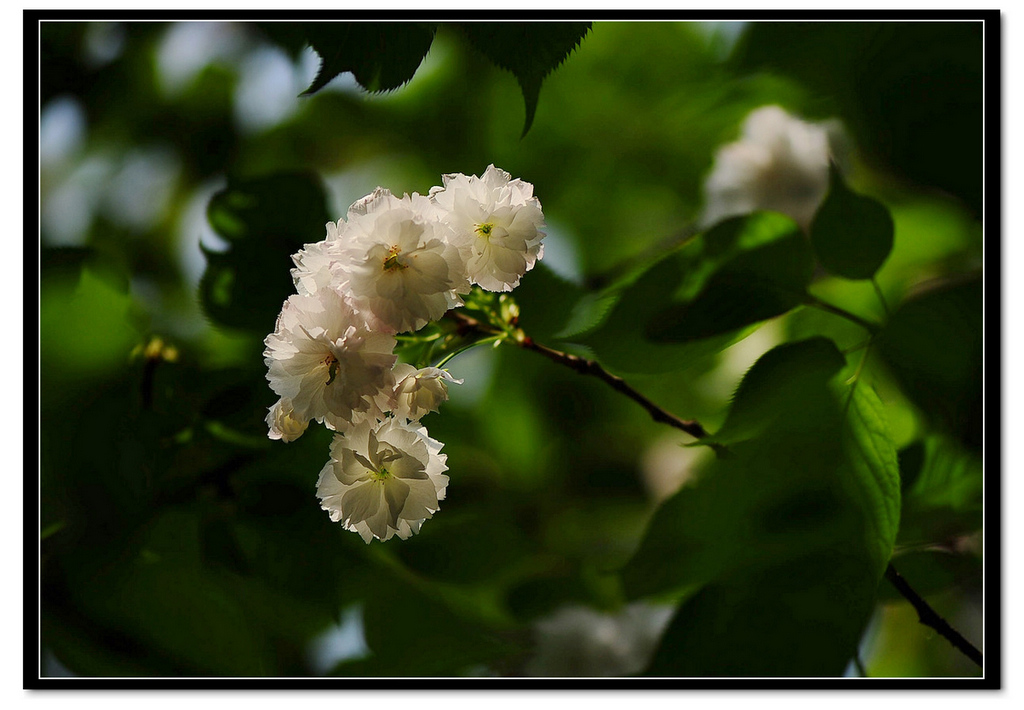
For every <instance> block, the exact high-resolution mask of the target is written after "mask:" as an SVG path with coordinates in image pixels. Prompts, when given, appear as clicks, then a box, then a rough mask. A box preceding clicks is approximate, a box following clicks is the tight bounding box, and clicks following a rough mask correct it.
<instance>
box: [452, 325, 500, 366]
mask: <svg viewBox="0 0 1024 710" xmlns="http://www.w3.org/2000/svg"><path fill="white" fill-rule="evenodd" d="M506 337H508V334H507V333H498V334H497V335H492V336H490V337H489V338H483V339H481V340H474V341H473V342H472V343H470V344H469V345H464V346H462V347H461V348H459V349H458V350H453V351H452V352H450V353H448V354H447V355H445V356H444V357H443V358H441V359H440V361H438V363H437V364H436V365H434V367H443V366H444V365H445V363H447V362H448V361H449V360H451V359H452V358H453V357H455V356H456V355H459V354H461V353H464V352H466V351H467V350H469V349H471V348H475V347H476V346H477V345H485V344H487V343H496V342H498V341H500V340H504V339H505V338H506Z"/></svg>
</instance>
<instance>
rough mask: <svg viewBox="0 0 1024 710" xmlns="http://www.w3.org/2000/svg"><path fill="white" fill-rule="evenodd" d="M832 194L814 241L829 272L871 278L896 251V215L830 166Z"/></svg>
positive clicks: (814, 227)
mask: <svg viewBox="0 0 1024 710" xmlns="http://www.w3.org/2000/svg"><path fill="white" fill-rule="evenodd" d="M829 183H830V188H829V193H828V196H827V197H826V198H825V201H824V202H823V203H822V205H821V207H819V208H818V211H817V213H816V214H815V215H814V222H813V223H812V224H811V243H812V244H813V245H814V251H815V252H816V253H817V255H818V260H819V261H820V262H821V264H822V266H824V267H825V268H826V269H828V270H829V272H831V273H833V274H836V275H837V276H842V277H844V278H848V279H870V278H872V277H874V275H875V272H876V271H878V269H879V268H880V267H881V266H882V264H883V263H884V262H885V260H886V259H887V258H888V257H889V252H891V251H892V241H893V229H894V227H893V222H892V215H890V214H889V210H888V209H886V207H885V205H883V204H882V203H881V202H879V201H878V200H874V199H872V198H870V197H865V196H864V195H859V194H857V193H856V192H853V191H852V190H850V188H848V187H847V186H846V184H845V183H844V182H843V177H842V175H840V174H839V169H838V168H837V167H836V165H835V163H833V164H832V165H831V167H830V180H829Z"/></svg>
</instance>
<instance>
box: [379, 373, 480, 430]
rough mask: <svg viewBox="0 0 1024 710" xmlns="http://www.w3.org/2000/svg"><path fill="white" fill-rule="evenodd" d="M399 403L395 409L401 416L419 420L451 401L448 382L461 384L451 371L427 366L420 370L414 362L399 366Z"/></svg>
mask: <svg viewBox="0 0 1024 710" xmlns="http://www.w3.org/2000/svg"><path fill="white" fill-rule="evenodd" d="M394 372H395V403H394V409H393V412H394V414H395V416H397V417H404V418H406V419H409V420H411V421H418V420H419V419H421V418H422V417H423V415H425V414H427V413H428V412H436V411H437V410H438V407H440V406H441V404H443V403H444V402H447V401H448V384H447V383H449V382H454V383H455V384H458V385H461V384H462V382H463V381H462V380H456V379H455V378H454V377H452V376H451V374H450V373H449V372H448V371H447V370H441V369H438V368H436V367H424V368H422V369H420V370H417V369H416V368H415V367H413V366H412V365H407V364H405V363H399V364H398V365H395V371H394Z"/></svg>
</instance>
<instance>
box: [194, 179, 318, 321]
mask: <svg viewBox="0 0 1024 710" xmlns="http://www.w3.org/2000/svg"><path fill="white" fill-rule="evenodd" d="M207 218H208V219H209V222H210V225H211V226H212V227H213V228H214V230H215V231H216V232H217V234H219V235H220V236H221V237H223V238H224V239H225V240H227V241H228V242H229V243H230V247H229V248H228V249H227V251H224V252H215V251H211V250H209V249H207V248H205V247H204V248H203V253H204V254H205V255H206V260H207V267H206V272H205V273H204V274H203V278H202V279H201V280H200V282H199V295H200V301H201V303H202V305H203V309H204V310H205V312H206V314H207V315H208V316H209V317H210V318H212V319H213V320H215V321H217V322H218V323H220V324H221V325H226V326H230V327H233V328H241V329H247V330H252V331H255V332H257V333H268V332H270V331H271V330H273V327H274V319H275V318H276V317H277V314H278V312H279V311H280V310H281V304H282V303H283V302H284V300H285V299H286V298H288V296H289V295H291V294H292V293H294V292H295V287H294V284H293V283H292V279H291V275H290V269H291V267H292V266H293V264H292V261H291V255H292V254H293V253H295V252H296V251H298V250H299V249H301V248H302V246H303V245H304V244H307V243H310V242H316V241H320V240H321V239H323V238H324V225H325V224H326V223H327V222H328V221H329V217H328V214H327V201H326V196H325V195H324V191H323V187H322V186H321V184H320V180H319V178H317V177H316V176H315V175H313V174H311V173H305V172H297V173H277V174H274V175H269V176H266V177H260V178H255V179H248V180H229V182H228V186H227V187H226V188H225V189H224V190H221V191H220V192H218V193H217V194H215V195H214V196H213V198H212V199H211V200H210V204H209V205H208V207H207Z"/></svg>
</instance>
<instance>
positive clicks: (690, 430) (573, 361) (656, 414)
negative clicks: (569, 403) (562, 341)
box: [446, 311, 724, 453]
mask: <svg viewBox="0 0 1024 710" xmlns="http://www.w3.org/2000/svg"><path fill="white" fill-rule="evenodd" d="M446 317H448V318H451V319H452V320H454V321H455V322H457V323H459V325H460V326H461V327H462V328H464V329H467V330H475V331H478V332H481V333H489V334H491V333H499V332H501V331H498V330H496V329H494V328H492V327H491V326H489V325H487V324H485V323H481V322H480V321H478V320H476V319H475V318H471V317H469V316H467V315H465V314H464V313H459V312H458V311H448V313H447V314H446ZM510 341H511V342H513V343H515V344H516V345H518V346H519V347H521V348H523V349H524V350H530V351H532V352H535V353H539V354H540V355H543V356H544V357H546V358H547V359H549V360H552V361H553V362H557V363H559V364H560V365H565V366H566V367H568V368H570V369H572V370H575V371H576V372H578V373H580V374H581V375H592V376H593V377H597V378H598V379H600V380H603V381H604V382H605V383H607V384H608V385H609V386H610V387H611V388H612V389H614V390H615V391H616V392H619V393H620V394H624V395H625V396H627V397H629V398H630V399H631V400H633V401H634V402H636V403H637V404H639V405H640V406H641V407H643V408H644V409H646V410H647V413H648V414H650V415H651V418H652V419H653V420H654V421H656V422H660V423H662V424H667V425H669V426H671V427H675V428H676V429H679V430H680V431H684V432H686V433H687V434H689V435H690V436H692V437H694V438H696V439H703V438H704V437H706V436H707V435H708V432H707V430H705V429H704V427H703V426H701V424H700V422H698V421H696V420H695V419H680V418H679V417H677V416H676V415H674V414H672V413H671V412H667V411H665V410H664V409H662V408H661V407H659V406H658V405H656V404H655V403H654V402H652V401H651V400H649V399H647V397H645V396H644V395H642V394H640V393H639V392H637V391H636V390H635V389H633V388H632V387H630V386H629V385H628V384H627V383H626V381H625V380H623V379H622V378H621V377H619V376H617V375H613V374H612V373H610V372H608V371H607V370H605V369H604V368H603V367H601V365H600V364H599V363H597V362H595V361H594V360H588V359H586V358H582V357H579V356H577V355H572V354H570V353H566V352H562V351H561V350H555V349H554V348H549V347H548V346H546V345H541V344H540V343H538V342H536V341H534V340H533V338H530V337H529V336H526V335H522V336H521V337H516V338H511V339H510ZM711 446H712V448H714V449H715V450H716V451H718V452H719V453H722V452H723V451H724V449H723V447H721V446H720V445H718V444H713V445H711Z"/></svg>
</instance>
